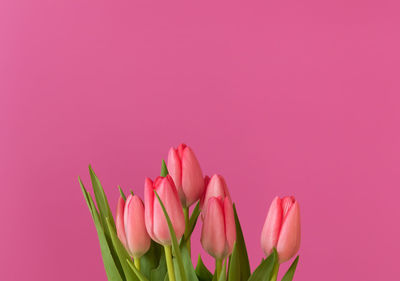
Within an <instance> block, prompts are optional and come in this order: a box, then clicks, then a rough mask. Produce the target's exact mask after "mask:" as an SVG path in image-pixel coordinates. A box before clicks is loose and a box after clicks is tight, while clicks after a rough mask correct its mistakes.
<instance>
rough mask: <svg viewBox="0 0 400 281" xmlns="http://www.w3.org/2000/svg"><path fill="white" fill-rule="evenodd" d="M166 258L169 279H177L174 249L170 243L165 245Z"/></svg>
mask: <svg viewBox="0 0 400 281" xmlns="http://www.w3.org/2000/svg"><path fill="white" fill-rule="evenodd" d="M164 251H165V260H166V261H167V270H168V278H169V281H175V272H174V265H173V263H172V249H171V246H170V245H164Z"/></svg>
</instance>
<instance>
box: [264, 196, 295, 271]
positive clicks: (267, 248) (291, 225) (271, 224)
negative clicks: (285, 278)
mask: <svg viewBox="0 0 400 281" xmlns="http://www.w3.org/2000/svg"><path fill="white" fill-rule="evenodd" d="M261 247H262V249H263V250H264V252H265V254H266V255H269V254H271V252H272V250H273V248H276V250H277V252H278V256H279V262H280V263H283V262H285V261H287V260H289V259H290V258H292V257H293V256H294V255H295V254H296V253H297V251H298V250H299V248H300V209H299V204H298V203H297V201H296V200H295V199H294V197H293V196H291V197H284V198H283V199H280V198H279V197H276V198H275V199H274V201H272V203H271V206H270V208H269V211H268V215H267V218H266V220H265V224H264V227H263V230H262V233H261Z"/></svg>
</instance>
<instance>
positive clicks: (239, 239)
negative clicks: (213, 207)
mask: <svg viewBox="0 0 400 281" xmlns="http://www.w3.org/2000/svg"><path fill="white" fill-rule="evenodd" d="M233 212H234V214H235V224H236V247H237V251H238V255H239V263H240V281H247V280H248V279H249V276H250V273H251V272H250V263H249V256H248V255H247V250H246V243H245V241H244V237H243V232H242V228H241V226H240V222H239V217H238V214H237V211H236V206H235V204H233Z"/></svg>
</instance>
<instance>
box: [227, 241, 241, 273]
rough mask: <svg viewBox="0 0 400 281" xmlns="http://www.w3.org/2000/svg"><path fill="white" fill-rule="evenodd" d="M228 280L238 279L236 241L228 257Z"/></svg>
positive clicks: (238, 259)
mask: <svg viewBox="0 0 400 281" xmlns="http://www.w3.org/2000/svg"><path fill="white" fill-rule="evenodd" d="M228 281H240V256H239V251H238V248H237V244H236V243H235V245H234V246H233V251H232V254H231V256H230V257H229V266H228Z"/></svg>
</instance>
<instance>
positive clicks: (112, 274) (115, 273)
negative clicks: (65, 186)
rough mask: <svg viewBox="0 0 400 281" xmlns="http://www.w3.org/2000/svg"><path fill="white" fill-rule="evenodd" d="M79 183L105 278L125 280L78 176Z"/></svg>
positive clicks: (118, 280) (113, 280)
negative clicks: (94, 229) (92, 227)
mask: <svg viewBox="0 0 400 281" xmlns="http://www.w3.org/2000/svg"><path fill="white" fill-rule="evenodd" d="M79 184H80V186H81V189H82V192H83V196H84V197H85V200H86V203H87V205H88V207H89V210H90V213H91V215H92V218H93V221H94V224H95V227H96V231H97V235H98V238H99V243H100V250H101V255H102V257H103V263H104V268H105V270H106V274H107V279H108V280H112V281H125V276H124V274H123V272H121V271H120V270H119V268H118V267H117V265H116V261H115V260H114V257H113V255H112V254H111V250H110V245H109V244H108V241H107V239H106V236H105V233H104V229H103V226H102V224H101V222H100V218H99V213H98V211H97V209H96V206H95V205H94V202H93V199H92V197H91V196H90V194H89V193H88V192H87V190H86V188H85V187H84V185H83V183H82V181H81V179H80V178H79Z"/></svg>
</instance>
